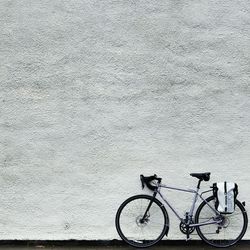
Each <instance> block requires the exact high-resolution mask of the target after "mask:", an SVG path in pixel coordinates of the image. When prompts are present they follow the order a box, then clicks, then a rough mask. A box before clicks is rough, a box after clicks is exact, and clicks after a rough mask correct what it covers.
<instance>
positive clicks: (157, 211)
mask: <svg viewBox="0 0 250 250" xmlns="http://www.w3.org/2000/svg"><path fill="white" fill-rule="evenodd" d="M152 198H153V197H152V196H149V195H135V196H132V197H130V198H128V199H127V200H125V201H124V202H123V203H122V204H121V205H120V207H119V208H118V210H117V213H116V218H115V225H116V229H117V232H118V234H119V236H120V237H121V238H122V240H123V241H125V242H126V243H127V244H129V245H130V246H133V247H137V248H146V247H150V246H153V245H155V244H156V243H157V242H159V241H160V240H161V239H162V238H163V237H164V235H167V233H168V230H169V217H168V213H167V211H166V209H165V207H164V206H163V204H162V203H161V202H160V201H159V200H157V199H156V198H154V200H153V203H152V206H151V207H150V210H149V217H148V221H147V222H144V223H141V222H140V218H142V216H143V214H144V213H145V211H146V208H147V206H148V204H149V202H150V201H151V200H152ZM136 203H137V204H138V203H140V204H141V205H140V206H141V207H140V208H139V209H138V205H137V207H136V209H134V210H133V211H132V210H129V209H130V207H133V205H134V204H136ZM131 209H132V208H131ZM137 210H138V211H137ZM127 211H128V212H129V211H131V213H132V215H131V217H130V218H129V216H128V215H126V212H127ZM159 216H162V218H163V221H162V225H161V226H162V228H161V226H160V227H159V229H156V228H154V230H153V227H152V225H154V224H155V225H157V224H158V223H156V222H152V219H153V220H155V219H157V220H158V219H159ZM150 217H151V218H150ZM128 219H131V225H130V226H129V227H126V226H125V224H124V223H125V222H126V221H127V220H128ZM146 227H149V230H150V227H151V231H147V237H149V238H150V237H152V235H153V234H155V235H157V237H156V238H155V237H153V239H147V238H143V236H142V237H140V236H141V234H143V231H144V232H146V230H145V228H146ZM130 230H131V232H130ZM137 231H138V232H139V236H137ZM156 231H160V232H159V233H158V232H156ZM136 236H137V237H138V238H137V237H136Z"/></svg>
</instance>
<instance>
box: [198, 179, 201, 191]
mask: <svg viewBox="0 0 250 250" xmlns="http://www.w3.org/2000/svg"><path fill="white" fill-rule="evenodd" d="M200 185H201V179H199V182H198V185H197V188H198V189H200Z"/></svg>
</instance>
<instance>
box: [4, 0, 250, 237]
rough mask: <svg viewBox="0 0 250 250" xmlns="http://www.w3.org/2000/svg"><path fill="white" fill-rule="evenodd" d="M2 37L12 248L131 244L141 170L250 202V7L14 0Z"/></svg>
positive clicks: (202, 1)
mask: <svg viewBox="0 0 250 250" xmlns="http://www.w3.org/2000/svg"><path fill="white" fill-rule="evenodd" d="M0 27H1V28H0V67H1V68H0V105H1V106H0V107H1V108H0V138H1V140H0V170H1V174H0V192H1V195H0V239H113V238H119V237H118V235H117V233H116V230H115V227H114V217H115V212H116V210H117V207H118V206H119V204H120V203H121V202H122V201H123V200H124V199H125V198H127V197H128V196H131V195H134V194H138V193H142V192H144V193H145V192H147V191H141V189H140V183H139V174H140V173H144V174H145V175H150V174H153V173H157V174H158V175H160V176H162V177H163V180H164V182H165V183H167V184H169V185H178V186H184V185H185V186H187V187H193V186H194V185H195V184H196V180H195V179H193V178H191V177H190V176H189V173H190V172H192V171H211V172H212V178H211V182H210V184H211V183H212V182H215V181H221V180H225V179H226V180H228V181H236V182H237V183H238V184H239V189H240V195H239V199H241V200H246V202H247V204H250V198H249V188H250V184H249V177H250V169H249V166H250V153H249V152H250V126H249V124H250V114H249V110H250V83H249V80H250V49H249V48H250V4H249V1H247V0H245V1H235V0H216V1H214V0H211V1H207V0H190V1H185V0H179V1H173V0H150V1H149V0H138V1H136V0H107V1H93V0H68V1H59V0H53V1H38V0H12V1H11V0H9V1H8V0H2V1H0ZM207 187H209V183H203V188H207ZM168 197H170V198H173V199H175V200H176V201H178V202H176V206H177V207H178V209H179V210H180V211H181V213H182V214H184V212H185V211H186V210H187V207H188V206H189V203H188V198H189V196H188V197H186V196H185V197H186V198H182V197H181V196H180V195H178V196H177V195H176V194H174V193H171V194H169V196H168ZM170 216H171V229H170V235H169V237H170V238H171V239H177V238H182V239H183V238H184V235H182V234H181V233H179V230H178V224H176V222H177V221H176V220H175V219H174V218H173V214H172V213H170ZM245 238H248V239H250V234H249V232H248V233H247V234H246V236H245Z"/></svg>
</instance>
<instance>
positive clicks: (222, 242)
mask: <svg viewBox="0 0 250 250" xmlns="http://www.w3.org/2000/svg"><path fill="white" fill-rule="evenodd" d="M190 175H191V176H192V177H196V178H198V179H199V181H198V185H197V187H196V190H194V189H183V188H177V187H171V186H167V185H164V184H161V181H162V178H159V177H157V176H156V175H153V176H149V177H145V176H143V175H141V176H140V179H141V184H142V189H143V188H144V186H145V185H146V186H147V187H148V188H149V189H150V190H151V191H153V195H152V196H150V195H145V194H142V195H135V196H132V197H130V198H128V199H127V200H125V201H124V202H123V203H122V204H121V206H120V207H119V209H118V211H117V213H116V218H115V225H116V229H117V232H118V234H119V235H120V237H121V238H122V239H123V240H124V241H125V242H126V243H128V244H129V245H131V246H133V247H138V248H145V247H150V246H153V245H155V244H156V243H157V242H159V241H160V240H161V239H162V238H163V237H164V236H165V235H166V236H167V235H168V231H169V216H168V213H167V210H166V208H165V206H164V205H163V204H162V202H161V201H159V200H158V199H157V198H156V195H157V194H159V196H160V197H161V198H162V200H163V201H164V202H165V204H166V205H167V206H168V207H169V208H170V209H171V210H172V211H173V213H174V214H175V215H176V216H177V218H178V219H179V220H180V225H179V229H180V231H181V232H182V233H184V234H185V235H186V237H187V240H189V239H190V234H192V233H193V232H194V231H195V230H196V231H197V234H198V235H199V237H200V238H201V239H202V240H203V241H204V242H206V243H207V244H209V245H211V246H214V247H224V248H225V247H229V246H232V245H234V244H236V243H237V242H238V241H239V240H241V239H242V237H243V236H244V234H245V232H246V230H247V224H248V216H247V212H246V210H245V202H240V201H238V200H236V201H235V211H234V213H232V214H223V213H220V212H218V211H217V210H216V209H215V197H214V196H213V195H212V196H209V197H208V198H203V197H202V195H203V194H205V193H208V192H211V191H212V189H209V190H206V191H204V192H202V193H199V190H200V185H201V182H202V181H209V180H210V173H208V172H206V173H191V174H190ZM161 188H165V189H171V190H175V191H181V192H188V193H192V194H194V197H193V202H192V204H191V208H190V210H189V212H186V214H185V218H182V217H181V216H180V215H179V214H178V212H177V211H176V209H175V208H174V207H173V206H172V205H171V204H170V203H169V202H168V200H167V199H166V198H165V197H164V196H163V195H162V193H161ZM210 188H212V187H210ZM198 198H200V199H201V200H202V202H201V203H200V205H199V206H198V208H197V210H196V213H195V216H194V219H193V214H194V210H195V205H196V202H197V200H198Z"/></svg>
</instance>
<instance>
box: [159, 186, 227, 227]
mask: <svg viewBox="0 0 250 250" xmlns="http://www.w3.org/2000/svg"><path fill="white" fill-rule="evenodd" d="M161 188H166V189H171V190H176V191H180V192H186V193H193V194H194V198H193V203H192V205H191V208H190V211H189V213H188V223H186V222H185V220H184V219H183V218H181V217H180V215H179V214H178V213H177V211H176V209H174V207H172V206H171V205H170V203H169V202H168V201H167V200H166V199H165V198H164V196H163V195H162V194H161V191H160V189H161ZM199 190H200V189H199V188H198V187H197V188H196V190H194V189H182V188H176V187H170V186H166V185H163V184H157V190H156V191H155V192H157V193H158V194H159V195H160V196H161V198H162V199H163V201H164V202H165V203H166V204H167V205H168V207H169V208H170V209H171V210H172V211H173V212H174V214H175V215H176V217H177V218H178V219H179V220H180V221H181V222H183V223H184V224H186V225H189V227H197V226H205V225H209V224H219V223H221V222H222V220H217V221H211V222H209V221H208V222H203V223H196V224H190V219H191V217H192V216H193V213H194V209H195V204H196V202H197V199H198V197H200V198H201V199H202V200H203V201H204V202H205V203H206V204H207V205H208V206H209V208H211V210H212V211H214V213H215V214H217V215H220V213H219V212H218V211H217V210H216V209H215V208H213V207H212V206H211V205H210V204H209V203H208V202H207V201H206V199H204V198H203V197H202V194H203V193H206V192H210V191H211V190H208V191H205V192H202V193H201V194H199Z"/></svg>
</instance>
